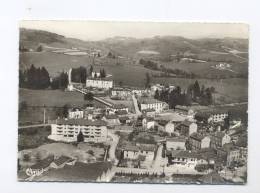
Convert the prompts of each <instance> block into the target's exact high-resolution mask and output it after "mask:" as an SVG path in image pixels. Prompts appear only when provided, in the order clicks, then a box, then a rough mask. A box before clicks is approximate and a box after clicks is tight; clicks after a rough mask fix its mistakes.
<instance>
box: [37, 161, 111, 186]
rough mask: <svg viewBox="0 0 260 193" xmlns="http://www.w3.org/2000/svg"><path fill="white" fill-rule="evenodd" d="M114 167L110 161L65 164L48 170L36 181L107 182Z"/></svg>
mask: <svg viewBox="0 0 260 193" xmlns="http://www.w3.org/2000/svg"><path fill="white" fill-rule="evenodd" d="M114 173H115V172H114V168H113V165H112V164H111V162H95V163H83V162H76V163H75V164H74V165H65V166H64V167H63V168H60V169H53V170H49V171H48V172H46V173H44V175H42V176H40V177H39V178H38V179H37V180H38V181H49V179H52V181H57V182H64V181H72V182H109V181H110V180H111V179H112V177H113V176H114Z"/></svg>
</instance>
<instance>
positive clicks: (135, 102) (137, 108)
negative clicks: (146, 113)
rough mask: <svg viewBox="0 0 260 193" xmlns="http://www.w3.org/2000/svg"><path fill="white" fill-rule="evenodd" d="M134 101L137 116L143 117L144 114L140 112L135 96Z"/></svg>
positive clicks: (133, 96)
mask: <svg viewBox="0 0 260 193" xmlns="http://www.w3.org/2000/svg"><path fill="white" fill-rule="evenodd" d="M132 99H133V103H134V107H135V113H136V115H138V116H139V115H142V112H141V111H140V110H139V107H138V103H137V99H136V98H135V95H134V94H133V95H132Z"/></svg>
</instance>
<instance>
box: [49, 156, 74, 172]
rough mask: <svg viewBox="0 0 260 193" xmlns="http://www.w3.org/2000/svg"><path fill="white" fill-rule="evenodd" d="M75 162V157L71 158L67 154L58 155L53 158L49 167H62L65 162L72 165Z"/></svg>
mask: <svg viewBox="0 0 260 193" xmlns="http://www.w3.org/2000/svg"><path fill="white" fill-rule="evenodd" d="M75 162H76V159H72V158H70V157H68V156H64V155H62V156H60V157H59V158H58V159H55V160H54V161H53V162H52V163H51V164H50V167H52V168H55V169H58V168H63V167H64V166H65V165H66V164H68V165H74V164H75Z"/></svg>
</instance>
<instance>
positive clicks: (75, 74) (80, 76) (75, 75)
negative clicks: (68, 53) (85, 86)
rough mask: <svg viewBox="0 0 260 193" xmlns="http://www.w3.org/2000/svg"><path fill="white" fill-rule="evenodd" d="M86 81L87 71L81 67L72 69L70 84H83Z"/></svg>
mask: <svg viewBox="0 0 260 193" xmlns="http://www.w3.org/2000/svg"><path fill="white" fill-rule="evenodd" d="M86 79H87V69H86V68H85V67H83V66H80V67H79V68H72V71H71V80H72V82H79V83H85V82H86Z"/></svg>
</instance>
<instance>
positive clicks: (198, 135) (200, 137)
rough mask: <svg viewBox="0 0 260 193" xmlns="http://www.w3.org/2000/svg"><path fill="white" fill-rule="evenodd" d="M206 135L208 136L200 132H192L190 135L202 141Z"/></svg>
mask: <svg viewBox="0 0 260 193" xmlns="http://www.w3.org/2000/svg"><path fill="white" fill-rule="evenodd" d="M205 137H206V136H203V135H201V134H199V133H197V132H195V133H192V134H191V135H190V138H192V139H195V140H197V141H201V140H202V139H204V138H205Z"/></svg>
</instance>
